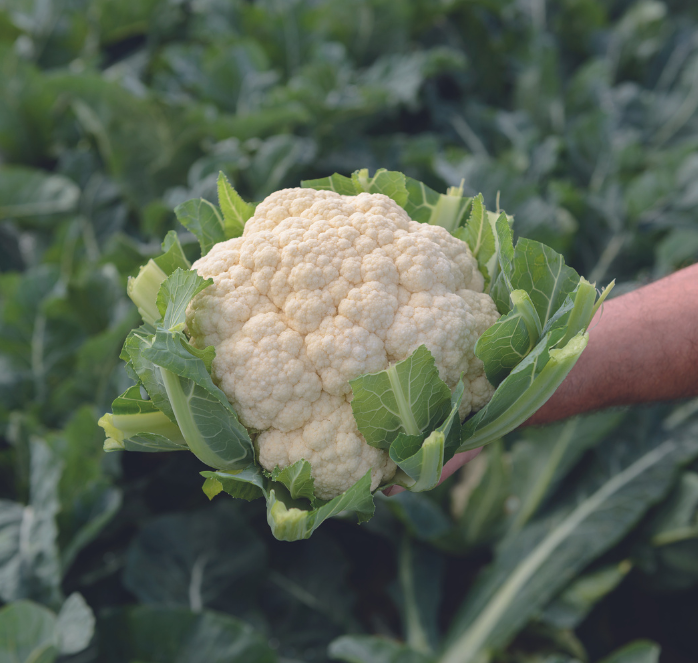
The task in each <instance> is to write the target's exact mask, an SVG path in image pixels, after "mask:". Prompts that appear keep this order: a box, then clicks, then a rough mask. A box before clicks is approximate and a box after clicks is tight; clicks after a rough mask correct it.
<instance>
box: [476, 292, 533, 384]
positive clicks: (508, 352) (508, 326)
mask: <svg viewBox="0 0 698 663" xmlns="http://www.w3.org/2000/svg"><path fill="white" fill-rule="evenodd" d="M511 300H512V302H513V304H514V308H513V309H512V310H511V311H510V312H509V313H507V314H506V315H504V316H502V317H501V318H500V319H499V320H497V322H495V323H494V325H492V326H491V327H490V328H489V329H487V330H486V331H485V332H484V333H483V334H482V336H480V338H479V339H478V340H477V343H476V345H475V354H476V355H477V357H478V359H480V360H482V362H483V363H484V365H485V373H486V374H487V379H488V380H489V381H490V383H491V384H492V385H493V386H495V387H496V386H498V385H499V384H500V383H501V382H502V380H504V378H506V376H507V375H509V373H511V371H512V369H513V368H515V367H516V366H517V365H518V364H519V363H520V362H521V361H522V360H523V359H524V358H525V357H526V355H528V353H529V352H530V351H531V350H532V349H533V348H534V347H535V345H536V343H538V340H539V338H540V335H541V332H542V327H541V323H540V319H539V318H538V313H537V312H536V309H535V307H534V306H533V302H532V301H531V298H530V297H529V295H528V293H527V292H526V291H525V290H514V291H513V292H512V293H511Z"/></svg>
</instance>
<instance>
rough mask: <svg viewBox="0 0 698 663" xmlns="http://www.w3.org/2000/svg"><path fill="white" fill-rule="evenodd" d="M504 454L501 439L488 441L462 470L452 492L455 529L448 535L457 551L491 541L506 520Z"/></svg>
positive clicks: (507, 478) (507, 486)
mask: <svg viewBox="0 0 698 663" xmlns="http://www.w3.org/2000/svg"><path fill="white" fill-rule="evenodd" d="M512 476H513V472H512V471H511V470H510V467H509V462H508V458H507V455H506V454H505V452H504V448H503V444H502V441H501V440H495V441H494V442H492V443H491V444H489V445H488V446H487V447H485V449H484V450H483V451H482V453H480V454H479V455H478V456H477V457H476V458H474V459H473V460H471V461H470V462H469V463H468V464H467V465H466V466H465V468H464V469H463V475H462V479H461V481H460V482H459V483H457V484H456V485H455V486H454V487H453V489H452V491H451V500H452V501H451V504H452V511H453V515H454V516H455V517H456V519H457V524H456V527H455V531H453V532H452V533H451V534H450V535H449V537H448V538H449V540H450V541H449V543H450V546H451V547H455V549H456V550H457V551H461V550H468V549H472V548H473V547H474V546H477V545H482V544H485V543H489V542H491V541H492V539H493V537H494V536H495V535H497V534H498V533H499V532H500V531H501V529H502V525H503V523H504V520H505V516H506V512H507V506H508V505H507V500H509V499H510V497H511V484H510V482H511V478H512Z"/></svg>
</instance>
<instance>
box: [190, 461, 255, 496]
mask: <svg viewBox="0 0 698 663" xmlns="http://www.w3.org/2000/svg"><path fill="white" fill-rule="evenodd" d="M201 476H202V477H205V479H206V481H207V482H210V481H216V482H218V483H219V484H220V487H221V490H224V491H225V492H226V493H228V495H230V496H231V497H235V498H237V499H242V500H247V501H252V500H256V499H259V498H260V497H264V496H265V494H266V481H265V478H264V475H263V474H262V472H261V470H260V469H259V468H258V467H257V466H256V465H250V466H249V467H246V468H245V469H244V470H242V471H240V472H201ZM209 485H210V484H209ZM216 489H217V488H216ZM219 492H220V491H219Z"/></svg>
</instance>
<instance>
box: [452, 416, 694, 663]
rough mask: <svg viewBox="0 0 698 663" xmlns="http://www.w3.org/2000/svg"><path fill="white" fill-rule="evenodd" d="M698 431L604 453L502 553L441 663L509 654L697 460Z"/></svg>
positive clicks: (626, 443)
mask: <svg viewBox="0 0 698 663" xmlns="http://www.w3.org/2000/svg"><path fill="white" fill-rule="evenodd" d="M697 433H698V424H696V423H692V424H690V425H687V426H685V427H684V428H682V429H681V430H678V431H674V432H672V433H671V434H669V435H666V436H664V437H663V438H660V439H657V438H656V437H655V438H653V439H649V440H647V443H646V444H644V445H640V444H639V443H640V440H638V436H637V435H636V434H630V435H629V437H628V439H626V440H623V441H620V442H619V443H618V444H615V445H604V446H601V447H600V448H599V449H600V454H601V455H600V456H599V464H596V465H592V466H591V467H589V468H588V471H587V472H586V473H585V474H584V475H582V476H581V477H580V478H579V481H578V483H576V485H571V486H569V489H568V491H567V499H566V500H561V499H558V500H557V501H556V505H555V507H556V508H555V509H554V510H553V511H551V512H550V513H549V514H548V515H547V516H544V517H543V516H542V517H540V518H538V519H536V520H535V521H532V522H531V523H530V524H529V525H527V526H526V527H525V528H524V529H523V530H522V531H521V532H520V533H519V534H518V535H517V536H516V537H515V538H513V539H511V540H510V541H509V542H508V543H507V544H506V545H504V546H502V548H501V549H500V550H499V551H498V554H497V557H496V558H495V560H494V562H493V564H492V566H491V568H490V569H489V570H488V572H487V573H486V574H485V575H483V576H482V578H481V580H480V581H479V582H478V583H477V584H476V586H475V587H474V588H473V589H472V590H471V592H470V594H469V595H468V598H467V600H466V602H465V604H464V605H463V607H462V608H461V610H460V612H459V614H458V616H457V617H456V619H455V620H454V623H453V625H452V627H451V631H450V634H449V637H448V642H447V646H446V649H445V652H444V655H443V657H442V658H441V661H442V663H456V662H457V663H467V662H468V661H479V660H481V657H482V656H484V655H487V653H489V652H493V651H494V650H498V649H500V648H502V647H504V646H505V645H506V644H507V643H508V642H509V640H510V639H511V638H512V637H513V636H514V635H515V634H516V633H517V632H518V631H519V630H520V629H521V628H522V627H523V626H524V625H525V624H526V622H527V621H528V620H529V619H530V618H531V617H532V616H533V615H534V614H535V613H536V612H537V611H538V610H540V609H541V608H542V607H543V605H545V604H546V603H547V601H549V600H550V599H551V598H552V596H554V595H555V594H556V593H557V592H558V591H559V590H561V589H562V588H563V587H564V586H565V585H566V584H567V583H569V582H570V581H571V580H572V579H573V578H574V577H575V575H576V574H577V573H578V572H579V571H580V570H581V569H583V568H584V567H585V566H587V565H588V564H589V563H590V562H591V561H593V560H594V559H595V558H596V557H598V556H599V555H600V554H602V553H603V552H604V551H606V550H608V549H609V548H610V547H611V546H612V545H614V544H615V543H616V542H618V541H619V540H620V539H621V538H622V537H623V536H624V535H625V533H626V532H627V531H628V530H629V529H630V528H631V527H632V526H633V525H634V524H635V523H636V522H637V521H638V520H639V518H640V517H641V516H642V515H643V514H644V513H645V512H646V511H647V509H649V508H650V507H651V506H652V505H653V504H655V503H656V502H658V501H659V500H660V499H661V498H662V497H663V496H664V495H665V494H666V492H667V490H668V489H669V488H670V487H671V485H672V483H673V481H674V477H675V475H676V471H677V469H678V468H679V467H680V466H681V465H683V464H685V463H687V462H689V461H691V460H692V459H694V458H695V457H696V456H698V436H697V435H696V434H697Z"/></svg>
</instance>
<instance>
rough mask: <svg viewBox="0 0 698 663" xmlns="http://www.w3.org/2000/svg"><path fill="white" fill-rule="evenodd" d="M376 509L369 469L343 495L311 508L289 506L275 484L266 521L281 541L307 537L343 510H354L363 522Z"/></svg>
mask: <svg viewBox="0 0 698 663" xmlns="http://www.w3.org/2000/svg"><path fill="white" fill-rule="evenodd" d="M374 510H375V505H374V503H373V496H372V495H371V472H370V471H368V472H366V474H365V475H364V476H363V477H362V478H361V479H359V480H358V481H357V482H356V483H355V484H354V485H353V486H351V488H348V489H347V490H345V491H344V492H343V493H342V494H341V495H338V496H337V497H335V498H334V499H331V500H330V501H329V502H327V504H324V505H323V506H321V507H318V508H316V509H312V510H310V511H305V510H303V509H299V508H297V507H295V506H291V507H287V506H286V504H285V503H284V502H283V501H282V500H281V499H279V496H278V495H277V491H275V490H274V489H273V488H271V489H270V490H269V493H268V497H267V522H268V523H269V527H271V531H272V534H273V535H274V536H275V537H276V538H277V539H279V540H280V541H298V540H300V539H308V538H310V535H311V534H312V533H313V532H314V531H315V530H316V529H317V528H318V527H320V525H321V524H322V523H323V522H324V521H325V520H327V519H328V518H331V517H332V516H336V515H337V514H339V513H342V512H343V511H352V512H355V513H356V515H357V517H358V520H359V522H360V523H361V522H364V521H366V520H369V519H370V518H371V517H372V516H373V512H374Z"/></svg>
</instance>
